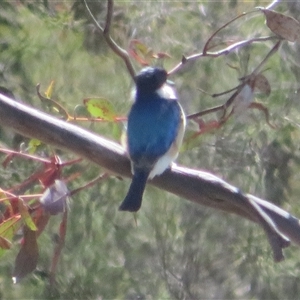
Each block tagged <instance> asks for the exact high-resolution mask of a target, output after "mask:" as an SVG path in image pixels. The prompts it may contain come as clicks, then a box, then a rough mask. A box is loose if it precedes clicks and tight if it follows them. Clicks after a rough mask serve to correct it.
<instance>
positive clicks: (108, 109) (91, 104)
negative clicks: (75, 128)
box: [83, 98, 116, 122]
mask: <svg viewBox="0 0 300 300" xmlns="http://www.w3.org/2000/svg"><path fill="white" fill-rule="evenodd" d="M83 103H84V105H85V106H86V108H87V110H88V112H89V113H90V114H91V116H92V117H94V118H100V119H103V120H105V121H110V122H112V121H114V120H115V118H116V113H115V110H114V107H113V105H112V104H111V103H110V102H109V101H108V100H106V99H105V98H86V99H84V100H83Z"/></svg>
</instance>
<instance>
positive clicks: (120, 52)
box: [83, 0, 135, 80]
mask: <svg viewBox="0 0 300 300" xmlns="http://www.w3.org/2000/svg"><path fill="white" fill-rule="evenodd" d="M83 1H84V4H85V7H86V9H87V12H88V13H89V15H90V17H91V19H92V21H93V23H94V25H95V27H96V28H97V29H98V30H99V31H100V32H101V33H102V34H103V36H104V38H105V41H106V43H107V44H108V46H109V47H110V49H111V50H113V52H115V54H116V55H117V56H119V57H121V58H122V59H123V61H124V63H125V65H126V67H127V70H128V72H129V74H130V76H131V78H132V79H133V80H135V71H134V68H133V65H132V63H131V61H130V58H129V54H128V52H127V51H126V50H125V49H123V48H121V47H120V46H119V45H118V44H117V43H116V42H115V41H114V40H113V39H112V37H111V35H110V27H111V22H112V19H113V10H114V1H113V0H108V1H107V13H106V22H105V26H104V28H102V26H101V25H100V24H99V23H98V21H97V20H96V18H95V17H94V15H93V13H92V12H91V10H90V8H89V6H88V4H87V2H86V0H83Z"/></svg>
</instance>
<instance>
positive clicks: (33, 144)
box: [28, 139, 42, 154]
mask: <svg viewBox="0 0 300 300" xmlns="http://www.w3.org/2000/svg"><path fill="white" fill-rule="evenodd" d="M41 144H42V143H41V141H40V140H38V139H31V140H30V141H29V143H28V146H29V150H28V152H29V153H30V154H34V153H35V152H36V149H37V148H38V147H39V146H40V145H41Z"/></svg>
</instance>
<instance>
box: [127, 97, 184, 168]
mask: <svg viewBox="0 0 300 300" xmlns="http://www.w3.org/2000/svg"><path fill="white" fill-rule="evenodd" d="M180 122H181V109H180V106H179V104H178V103H177V100H175V99H165V98H163V97H162V96H161V95H160V94H159V93H158V92H156V91H155V92H151V93H147V94H142V95H139V94H137V95H136V101H135V103H134V104H133V106H132V108H131V111H130V113H129V116H128V128H127V134H128V137H127V138H128V140H127V142H128V151H129V155H130V158H131V160H132V161H133V163H134V164H136V166H137V167H141V168H151V167H153V164H154V163H155V161H156V160H157V159H158V158H159V157H161V156H162V155H163V154H165V153H166V152H167V151H168V150H169V148H170V146H171V144H172V143H173V142H174V140H175V139H176V136H177V133H178V128H179V126H180Z"/></svg>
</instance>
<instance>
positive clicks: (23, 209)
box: [18, 199, 37, 231]
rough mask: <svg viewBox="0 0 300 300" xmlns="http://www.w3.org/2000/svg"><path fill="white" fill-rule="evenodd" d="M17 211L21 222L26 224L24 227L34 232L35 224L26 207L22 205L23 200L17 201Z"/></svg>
mask: <svg viewBox="0 0 300 300" xmlns="http://www.w3.org/2000/svg"><path fill="white" fill-rule="evenodd" d="M18 204H19V211H20V214H21V217H22V220H23V221H24V222H25V223H26V225H27V226H28V227H29V228H30V229H31V230H32V231H36V230H37V227H36V225H35V223H34V222H33V220H32V218H31V216H30V214H29V212H28V207H27V205H26V204H25V203H24V201H23V200H21V199H19V203H18Z"/></svg>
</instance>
